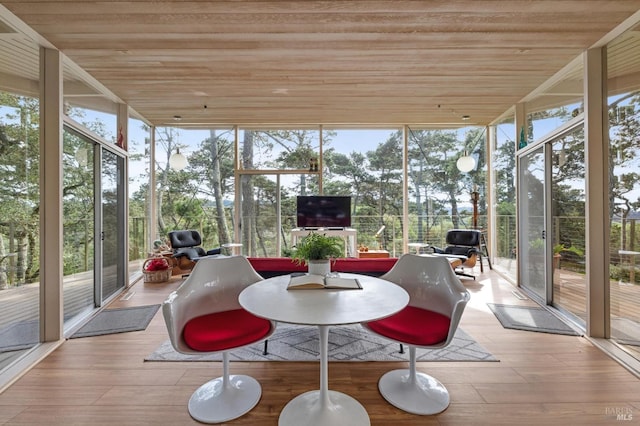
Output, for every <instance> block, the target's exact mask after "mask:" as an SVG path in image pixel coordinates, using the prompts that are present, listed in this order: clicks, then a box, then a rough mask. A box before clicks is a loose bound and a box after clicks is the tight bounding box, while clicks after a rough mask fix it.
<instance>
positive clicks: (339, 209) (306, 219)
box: [296, 195, 351, 228]
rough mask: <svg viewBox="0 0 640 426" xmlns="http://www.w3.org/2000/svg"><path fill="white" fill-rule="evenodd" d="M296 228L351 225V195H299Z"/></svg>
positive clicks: (344, 226) (343, 226) (345, 226)
mask: <svg viewBox="0 0 640 426" xmlns="http://www.w3.org/2000/svg"><path fill="white" fill-rule="evenodd" d="M296 225H297V226H298V228H347V227H349V226H351V197H350V196H339V195H299V196H298V201H297V220H296Z"/></svg>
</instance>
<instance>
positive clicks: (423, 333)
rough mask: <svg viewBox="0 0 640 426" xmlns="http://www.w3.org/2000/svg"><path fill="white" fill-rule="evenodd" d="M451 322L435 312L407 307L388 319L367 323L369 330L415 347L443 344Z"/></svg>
mask: <svg viewBox="0 0 640 426" xmlns="http://www.w3.org/2000/svg"><path fill="white" fill-rule="evenodd" d="M450 323H451V320H450V319H449V318H448V317H447V316H445V315H442V314H439V313H437V312H433V311H428V310H426V309H422V308H417V307H415V306H407V307H406V308H404V309H403V310H401V311H400V312H398V313H397V314H395V315H392V316H390V317H387V318H384V319H381V320H378V321H372V322H370V323H367V325H368V326H369V327H370V328H371V330H373V331H375V332H376V333H378V334H381V335H383V336H386V337H388V338H390V339H393V340H397V341H399V342H403V343H406V344H408V345H415V346H429V345H434V344H436V343H440V342H444V341H445V340H446V339H447V335H448V334H449V324H450Z"/></svg>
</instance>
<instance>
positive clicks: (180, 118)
mask: <svg viewBox="0 0 640 426" xmlns="http://www.w3.org/2000/svg"><path fill="white" fill-rule="evenodd" d="M173 119H174V120H176V121H180V120H182V117H181V116H179V115H174V116H173Z"/></svg>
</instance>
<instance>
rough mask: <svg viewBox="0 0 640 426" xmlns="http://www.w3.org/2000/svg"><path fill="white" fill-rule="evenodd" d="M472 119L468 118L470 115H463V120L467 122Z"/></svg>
mask: <svg viewBox="0 0 640 426" xmlns="http://www.w3.org/2000/svg"><path fill="white" fill-rule="evenodd" d="M470 118H471V116H468V115H463V116H462V119H463V120H464V121H467V120H469V119H470Z"/></svg>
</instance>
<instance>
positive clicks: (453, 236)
mask: <svg viewBox="0 0 640 426" xmlns="http://www.w3.org/2000/svg"><path fill="white" fill-rule="evenodd" d="M480 235H481V234H480V231H476V230H472V229H451V230H449V231H448V232H447V236H446V242H447V244H448V245H447V246H446V247H445V248H444V249H442V248H438V247H432V248H433V253H434V254H436V255H441V256H445V257H449V258H456V259H460V261H461V262H462V264H461V265H460V266H458V267H457V268H456V270H455V272H456V274H458V275H462V276H464V277H469V278H473V279H474V280H475V279H476V277H475V276H474V275H471V274H467V273H466V272H464V268H473V267H474V266H476V262H477V260H478V256H480Z"/></svg>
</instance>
